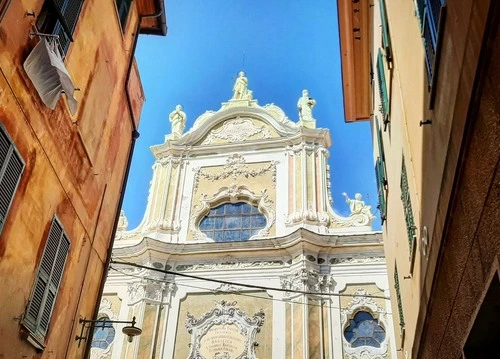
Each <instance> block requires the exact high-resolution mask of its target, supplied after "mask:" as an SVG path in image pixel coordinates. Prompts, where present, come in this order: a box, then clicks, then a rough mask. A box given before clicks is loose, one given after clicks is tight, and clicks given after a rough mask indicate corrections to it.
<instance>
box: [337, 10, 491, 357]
mask: <svg viewBox="0 0 500 359" xmlns="http://www.w3.org/2000/svg"><path fill="white" fill-rule="evenodd" d="M338 4H339V24H340V39H341V56H342V72H343V89H344V105H345V120H346V121H348V122H352V121H360V120H369V121H370V122H371V124H372V132H373V153H374V160H375V161H374V162H375V169H376V175H377V185H378V198H379V210H380V217H381V218H382V225H383V226H382V227H383V235H384V248H385V255H386V258H387V266H388V268H387V270H388V272H389V279H390V281H391V296H392V299H393V300H392V303H393V313H394V315H393V319H394V326H395V328H396V330H395V331H396V341H397V347H398V357H399V358H405V359H407V358H419V359H420V358H422V359H426V358H439V359H443V358H467V359H471V358H490V357H491V358H493V357H495V354H490V353H491V352H492V350H493V349H496V348H497V347H498V340H499V339H500V331H499V330H498V329H497V325H496V324H495V323H496V322H497V321H498V319H499V312H498V306H499V305H500V267H499V258H500V241H499V238H500V237H499V233H500V213H499V210H498V208H499V198H500V196H499V188H500V187H499V183H500V182H499V171H498V164H499V160H500V146H499V138H500V122H499V120H498V119H499V118H500V108H499V105H498V103H499V102H498V99H499V93H500V91H499V86H500V76H499V71H498V70H499V64H500V62H499V61H498V56H499V49H500V46H499V34H500V25H499V24H500V4H499V3H498V1H489V0H485V1H478V0H415V1H393V0H373V1H372V0H360V1H347V0H339V1H338ZM495 351H497V349H496V350H495Z"/></svg>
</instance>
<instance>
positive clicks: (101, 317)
mask: <svg viewBox="0 0 500 359" xmlns="http://www.w3.org/2000/svg"><path fill="white" fill-rule="evenodd" d="M97 317H98V319H97V321H96V323H95V325H94V330H93V332H92V339H91V342H90V348H91V349H93V350H102V351H103V352H108V351H109V349H110V348H111V346H112V345H113V342H114V341H115V339H116V333H117V331H116V328H115V327H114V326H113V323H111V318H110V317H109V315H107V314H101V313H99V315H98V316H97ZM106 322H110V323H109V324H106ZM100 323H103V324H100ZM105 328H112V329H113V331H114V333H113V339H112V340H111V342H110V343H108V342H107V340H105V341H104V342H105V343H106V344H107V346H106V348H101V347H95V346H94V340H95V339H94V337H95V333H96V330H98V329H102V330H104V329H105ZM108 335H109V334H108ZM108 335H107V336H106V339H107V337H108Z"/></svg>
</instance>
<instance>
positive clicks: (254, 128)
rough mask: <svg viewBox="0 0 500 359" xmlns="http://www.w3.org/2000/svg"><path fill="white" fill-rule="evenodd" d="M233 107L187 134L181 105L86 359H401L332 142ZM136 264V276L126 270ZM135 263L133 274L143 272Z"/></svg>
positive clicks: (243, 82) (251, 105) (361, 208)
mask: <svg viewBox="0 0 500 359" xmlns="http://www.w3.org/2000/svg"><path fill="white" fill-rule="evenodd" d="M247 84H248V80H247V78H246V77H245V74H244V73H240V74H239V77H238V78H237V79H236V83H235V85H234V88H233V97H232V98H231V99H230V100H229V101H227V102H225V103H222V106H221V108H220V109H219V110H218V111H207V112H205V113H204V114H202V115H201V116H199V117H198V119H197V120H196V121H195V122H194V125H193V127H192V128H191V129H190V130H189V131H187V132H186V133H184V126H185V120H186V115H185V113H184V112H183V111H182V107H181V106H180V105H179V106H177V107H176V109H175V110H174V111H173V112H172V113H171V114H170V121H171V123H172V133H171V134H169V135H167V136H166V138H165V142H164V143H163V144H161V145H157V146H153V147H151V150H152V152H153V154H154V156H155V158H156V162H155V164H154V166H153V177H152V181H151V184H150V190H149V197H148V202H147V208H146V211H145V214H144V217H143V220H142V222H141V223H140V224H139V226H138V227H137V228H135V229H131V230H129V229H128V228H127V220H126V217H125V214H124V213H122V217H121V219H120V222H119V226H118V232H117V235H116V239H115V245H114V250H113V262H112V264H111V268H110V272H109V275H108V279H107V282H106V285H105V288H104V293H103V297H102V301H101V307H100V311H99V318H100V320H102V321H106V320H121V321H123V320H132V318H133V317H135V318H136V321H137V326H138V327H140V328H141V329H142V334H141V335H140V336H138V337H136V338H134V339H133V341H132V342H128V341H127V338H126V337H125V336H124V335H123V334H122V333H121V326H120V325H119V324H115V325H113V326H111V325H104V328H101V327H96V328H95V330H94V337H93V341H92V349H91V357H92V358H175V359H195V358H200V359H201V358H203V359H237V358H248V359H251V358H260V359H265V358H293V359H299V358H301V359H302V358H318V359H319V358H332V359H333V358H352V359H354V358H396V357H397V355H396V348H395V346H394V344H393V343H394V342H395V341H394V331H393V327H392V320H391V318H390V316H391V315H392V314H391V313H392V309H391V302H390V300H389V284H388V280H387V273H386V264H385V259H384V254H383V243H382V235H381V233H380V232H378V231H373V230H372V227H371V221H372V220H373V218H374V216H373V215H372V213H371V209H370V207H369V206H367V205H365V204H364V202H363V201H362V199H361V196H360V195H356V196H354V198H353V199H351V198H349V197H348V196H347V195H346V194H345V197H346V201H347V202H348V203H349V206H350V209H351V214H350V215H349V216H348V217H342V216H340V215H339V214H337V213H336V212H335V211H334V210H333V208H332V199H331V195H330V180H329V167H328V164H327V159H328V154H329V152H328V148H329V147H330V144H331V143H330V135H329V131H328V130H326V129H319V128H316V121H315V120H314V117H313V115H312V108H313V106H314V105H315V101H314V100H313V99H312V98H310V97H309V94H308V93H307V91H306V90H304V92H303V95H302V97H301V98H300V99H299V102H298V110H299V121H298V122H293V121H291V120H290V119H289V118H288V117H287V116H286V115H285V113H284V112H283V110H281V109H280V108H279V107H278V106H276V105H274V104H268V105H265V106H260V105H259V104H258V102H257V101H256V100H255V99H253V94H252V92H251V91H249V90H248V88H247ZM128 263H130V264H128ZM134 265H140V266H142V267H137V266H134Z"/></svg>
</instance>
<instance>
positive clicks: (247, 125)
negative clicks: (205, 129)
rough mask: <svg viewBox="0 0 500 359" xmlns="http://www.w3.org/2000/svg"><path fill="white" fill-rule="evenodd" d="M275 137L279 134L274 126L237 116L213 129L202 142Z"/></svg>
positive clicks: (225, 141)
mask: <svg viewBox="0 0 500 359" xmlns="http://www.w3.org/2000/svg"><path fill="white" fill-rule="evenodd" d="M273 137H279V136H278V135H277V134H276V131H274V130H273V129H272V127H270V126H268V125H266V124H264V123H263V122H262V121H257V120H252V119H251V118H241V117H237V118H235V119H232V120H228V121H225V122H223V123H222V125H220V126H217V127H216V128H214V129H212V130H211V131H210V132H209V134H208V135H207V136H206V137H205V139H204V140H203V141H202V142H201V145H212V144H222V143H236V142H243V141H247V140H259V139H269V138H273Z"/></svg>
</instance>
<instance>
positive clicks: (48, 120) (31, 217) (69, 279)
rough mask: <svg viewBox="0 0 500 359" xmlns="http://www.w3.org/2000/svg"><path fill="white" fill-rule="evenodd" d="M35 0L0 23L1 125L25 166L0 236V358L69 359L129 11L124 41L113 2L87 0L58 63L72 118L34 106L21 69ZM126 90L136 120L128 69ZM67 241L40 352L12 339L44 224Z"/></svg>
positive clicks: (112, 131)
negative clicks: (71, 88) (73, 104)
mask: <svg viewBox="0 0 500 359" xmlns="http://www.w3.org/2000/svg"><path fill="white" fill-rule="evenodd" d="M42 4H43V1H41V0H22V1H12V2H11V5H10V7H9V8H8V10H7V13H6V15H5V17H4V18H3V20H2V22H1V23H0V121H1V123H2V125H3V126H4V127H5V128H6V130H7V132H8V133H9V135H10V136H11V138H12V139H13V141H14V143H15V145H16V146H17V148H18V150H19V152H20V154H21V156H22V157H23V159H24V161H25V162H26V168H25V171H24V173H23V175H22V178H21V182H20V185H19V188H18V190H17V192H16V195H15V197H14V201H13V204H12V207H11V209H10V212H9V214H8V218H7V222H6V224H5V226H4V228H3V231H2V232H1V234H0V278H2V281H3V289H2V291H0V303H2V305H1V306H0V333H2V336H1V338H0V357H5V358H14V357H16V358H17V357H26V358H31V357H37V358H38V357H41V358H76V357H80V356H81V355H82V354H83V349H84V346H85V343H83V345H82V346H81V347H80V348H77V347H76V342H75V340H74V336H75V335H76V334H77V333H78V334H79V333H80V325H79V324H78V323H77V321H78V318H80V317H87V318H89V317H91V316H92V314H93V310H94V305H95V302H96V296H97V291H98V287H99V283H100V281H101V276H102V274H103V264H104V262H105V259H106V253H107V249H108V246H109V242H110V235H111V231H112V227H113V224H114V218H115V213H116V210H117V203H118V199H119V195H120V190H121V185H122V180H123V176H124V171H125V166H126V162H127V158H128V154H129V150H130V144H131V133H132V125H131V121H130V114H129V112H128V105H127V101H126V97H125V89H124V85H125V74H126V69H127V66H128V63H129V59H130V56H131V54H130V50H131V48H132V43H133V37H134V36H136V34H134V33H135V28H136V26H137V19H138V16H137V12H136V10H135V8H134V7H132V10H131V13H130V15H129V19H128V23H127V27H126V31H125V33H122V30H121V28H120V24H119V20H118V15H117V11H116V6H115V2H114V1H113V0H106V1H104V0H102V1H101V0H99V1H97V0H86V1H84V3H83V8H82V11H81V13H80V17H79V20H78V22H77V26H76V30H75V33H74V35H73V38H74V40H75V42H74V43H72V44H71V46H70V48H69V52H68V54H67V57H66V60H65V64H66V66H67V69H68V70H69V73H70V75H71V76H72V78H73V81H74V83H75V86H76V87H78V88H79V91H77V92H76V97H77V99H78V101H79V107H78V111H77V113H76V114H75V115H74V116H72V115H71V114H70V113H69V110H68V108H67V105H66V103H65V100H63V99H62V100H60V101H59V103H58V104H57V107H56V109H55V110H50V109H48V108H47V107H45V106H44V105H43V103H42V102H41V100H40V98H39V96H38V94H37V93H36V91H35V89H34V87H33V85H32V83H31V81H30V80H29V78H28V77H27V75H26V73H25V72H24V69H23V67H22V64H23V62H24V60H25V59H26V57H27V55H28V54H29V52H30V50H31V49H32V48H33V46H34V45H35V44H36V42H37V41H38V40H37V39H30V38H29V37H28V33H29V31H30V30H31V25H32V24H33V23H34V22H35V21H36V20H35V18H33V17H30V16H26V15H25V14H26V13H27V12H32V11H34V13H35V14H38V13H39V12H40V9H41V7H42ZM129 91H130V92H131V98H132V100H133V101H132V103H133V110H134V113H135V115H136V120H138V115H139V114H140V110H141V108H142V103H143V100H144V94H143V92H142V87H141V84H140V78H139V75H138V72H137V67H136V66H134V67H133V69H132V80H131V81H130V85H129ZM54 215H57V216H58V218H59V219H60V220H61V223H62V225H63V227H64V229H65V231H66V233H67V234H68V237H69V239H70V241H71V248H70V252H69V256H68V260H67V263H66V267H65V271H64V275H63V278H62V282H61V287H60V289H59V294H58V297H57V301H56V304H55V307H54V312H53V315H52V320H51V323H50V329H49V333H48V335H47V337H46V348H45V350H44V351H43V353H39V354H36V352H35V348H34V347H33V346H32V345H31V344H29V343H28V342H27V341H26V340H24V339H22V338H21V334H20V332H21V324H20V320H19V319H18V318H19V317H20V316H22V314H23V313H24V310H25V308H26V305H27V301H28V299H29V296H30V293H31V290H32V286H33V283H34V279H35V275H36V270H37V268H38V264H39V260H40V257H41V255H42V252H43V249H44V245H45V241H46V238H47V233H48V230H49V227H50V223H51V220H52V218H53V216H54Z"/></svg>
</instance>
